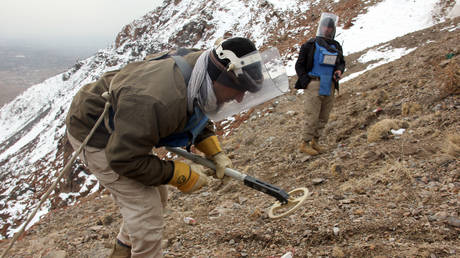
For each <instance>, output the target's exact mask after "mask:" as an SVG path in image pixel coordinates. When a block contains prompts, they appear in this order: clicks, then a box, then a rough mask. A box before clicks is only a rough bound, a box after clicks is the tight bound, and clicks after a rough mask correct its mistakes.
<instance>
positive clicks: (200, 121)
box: [156, 107, 209, 148]
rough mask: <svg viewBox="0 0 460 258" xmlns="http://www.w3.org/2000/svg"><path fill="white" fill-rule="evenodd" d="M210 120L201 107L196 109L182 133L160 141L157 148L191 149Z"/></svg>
mask: <svg viewBox="0 0 460 258" xmlns="http://www.w3.org/2000/svg"><path fill="white" fill-rule="evenodd" d="M208 121H209V118H208V117H207V116H206V115H205V114H204V113H203V111H201V109H200V108H199V107H195V109H194V112H193V114H192V116H191V117H190V119H189V120H188V121H187V124H186V125H185V128H184V130H183V131H182V132H179V133H175V134H171V135H169V136H166V137H164V138H161V139H160V142H159V143H158V144H157V146H156V147H161V146H168V147H187V148H190V146H191V145H192V144H194V143H195V139H196V137H197V136H198V134H200V133H201V131H203V129H204V128H205V127H206V125H207V123H208Z"/></svg>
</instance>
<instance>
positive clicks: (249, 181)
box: [165, 147, 289, 204]
mask: <svg viewBox="0 0 460 258" xmlns="http://www.w3.org/2000/svg"><path fill="white" fill-rule="evenodd" d="M165 149H166V150H167V151H170V152H172V153H175V154H177V155H179V156H182V157H184V158H186V159H188V160H191V161H193V162H195V163H197V164H200V165H203V166H205V167H208V168H210V169H213V170H216V165H215V164H214V162H212V161H210V160H209V159H206V158H203V157H201V156H199V155H196V154H193V153H190V152H188V151H186V150H183V149H180V148H173V147H165ZM225 175H226V176H229V177H232V178H234V179H237V180H240V181H243V182H244V184H245V185H247V186H249V187H251V188H253V189H255V190H257V191H260V192H263V193H266V194H268V195H270V196H273V197H275V198H276V199H277V200H278V201H280V202H281V203H283V204H284V203H287V202H288V199H289V194H288V193H286V192H285V191H284V190H283V189H280V188H279V187H276V186H274V185H271V184H269V183H265V182H263V181H261V180H259V179H257V178H254V177H252V176H248V175H246V174H243V173H241V172H239V171H237V170H234V169H231V168H226V169H225Z"/></svg>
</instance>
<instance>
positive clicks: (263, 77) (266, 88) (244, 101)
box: [206, 46, 289, 121]
mask: <svg viewBox="0 0 460 258" xmlns="http://www.w3.org/2000/svg"><path fill="white" fill-rule="evenodd" d="M215 50H216V53H217V56H218V57H217V58H220V59H228V60H229V61H230V63H229V64H228V65H227V67H225V66H224V65H223V64H221V63H220V62H219V61H218V60H213V58H214V59H216V57H214V55H211V60H212V62H213V63H214V64H215V65H216V66H217V68H218V69H219V70H220V71H221V74H220V75H219V76H218V78H217V80H216V82H217V83H219V84H221V85H223V86H225V87H228V88H232V89H234V90H235V92H238V93H239V94H238V95H240V97H238V98H236V97H235V98H232V96H230V97H229V98H228V99H227V100H226V102H224V103H219V107H218V109H217V110H215V111H213V112H207V113H206V115H207V116H208V117H209V118H210V119H211V120H213V121H220V120H222V119H225V118H227V117H229V116H232V115H235V114H238V113H240V112H243V111H246V110H248V109H250V108H251V107H254V106H256V105H258V104H261V103H263V102H266V101H268V100H270V99H272V98H275V97H277V96H280V95H282V94H284V93H286V92H287V91H288V90H289V84H288V77H287V75H286V71H285V69H284V66H283V63H282V61H281V57H280V55H279V52H278V49H276V48H270V49H268V50H266V51H264V52H259V51H253V52H251V53H249V54H247V55H244V56H242V57H237V56H236V55H235V54H234V53H233V52H232V51H230V50H224V49H222V47H221V46H218V47H217V48H216V49H215ZM241 96H242V97H241Z"/></svg>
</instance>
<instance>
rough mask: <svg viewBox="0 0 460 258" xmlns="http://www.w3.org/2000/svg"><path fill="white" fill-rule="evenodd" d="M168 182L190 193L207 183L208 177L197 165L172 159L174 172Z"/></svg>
mask: <svg viewBox="0 0 460 258" xmlns="http://www.w3.org/2000/svg"><path fill="white" fill-rule="evenodd" d="M168 184H170V185H172V186H175V187H177V189H179V190H180V191H181V192H183V193H191V192H194V191H196V190H199V189H200V188H201V187H203V186H205V185H207V184H208V177H207V176H206V175H205V174H203V171H202V169H201V168H200V167H198V166H189V165H187V164H185V163H183V162H180V161H174V174H173V176H172V178H171V180H169V182H168Z"/></svg>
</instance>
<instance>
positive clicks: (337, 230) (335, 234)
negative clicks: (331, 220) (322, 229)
mask: <svg viewBox="0 0 460 258" xmlns="http://www.w3.org/2000/svg"><path fill="white" fill-rule="evenodd" d="M339 231H340V229H339V228H338V227H335V226H334V227H333V228H332V232H334V236H338V235H339Z"/></svg>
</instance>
